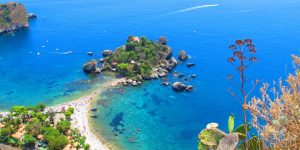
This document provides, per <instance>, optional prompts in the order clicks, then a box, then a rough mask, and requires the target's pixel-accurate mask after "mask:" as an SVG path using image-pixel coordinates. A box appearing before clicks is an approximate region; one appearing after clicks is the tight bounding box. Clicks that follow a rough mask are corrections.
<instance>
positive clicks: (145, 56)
mask: <svg viewBox="0 0 300 150" xmlns="http://www.w3.org/2000/svg"><path fill="white" fill-rule="evenodd" d="M163 40H164V41H165V42H158V43H155V42H154V41H152V40H147V38H146V37H141V39H139V38H138V37H134V36H129V37H128V39H127V41H126V43H125V44H124V46H122V47H119V48H117V49H116V50H115V52H114V53H113V54H112V55H110V56H108V57H106V58H105V65H104V66H103V68H110V70H112V69H111V68H116V72H117V74H120V75H122V76H126V77H129V78H134V77H136V76H137V75H141V76H150V75H151V73H152V68H153V67H155V66H157V65H159V64H160V62H161V61H162V60H166V59H169V58H170V54H171V48H170V47H168V46H167V45H165V44H166V39H165V38H164V39H163Z"/></svg>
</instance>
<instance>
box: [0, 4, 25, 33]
mask: <svg viewBox="0 0 300 150" xmlns="http://www.w3.org/2000/svg"><path fill="white" fill-rule="evenodd" d="M28 27H29V23H28V18H27V12H26V9H25V7H24V6H23V5H22V4H20V3H17V2H8V3H6V4H0V34H1V33H5V32H11V31H15V30H19V29H23V28H28Z"/></svg>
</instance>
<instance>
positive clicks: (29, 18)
mask: <svg viewBox="0 0 300 150" xmlns="http://www.w3.org/2000/svg"><path fill="white" fill-rule="evenodd" d="M27 18H28V20H31V19H36V18H37V15H35V14H34V13H29V14H27Z"/></svg>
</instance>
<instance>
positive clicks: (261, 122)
mask: <svg viewBox="0 0 300 150" xmlns="http://www.w3.org/2000/svg"><path fill="white" fill-rule="evenodd" d="M245 44H246V46H245ZM230 48H231V49H232V50H233V51H234V52H233V57H230V58H229V59H228V61H229V62H230V63H234V62H235V61H238V64H237V70H238V72H239V75H240V77H241V78H240V79H241V87H240V89H241V93H242V97H243V101H244V104H243V107H242V108H243V112H244V124H243V125H240V126H238V127H237V128H235V129H234V116H233V115H231V116H230V117H229V119H228V132H229V133H228V134H226V133H224V132H223V131H221V130H219V129H218V128H217V126H218V125H217V124H216V123H212V124H208V125H207V127H206V129H204V130H202V131H201V132H200V133H199V136H198V137H199V143H198V149H199V150H205V149H206V150H207V149H217V150H223V149H226V150H235V149H238V150H244V149H249V150H263V149H275V150H277V149H278V150H279V149H299V148H300V134H299V133H300V113H299V112H300V106H299V105H300V99H299V98H300V91H299V89H300V70H299V69H300V57H298V56H295V55H292V57H293V59H294V64H295V66H296V71H295V73H294V74H290V75H289V76H288V78H287V80H286V82H287V85H284V84H283V82H282V81H281V80H279V82H278V87H279V88H275V86H274V87H272V88H269V84H266V83H265V84H263V86H262V88H261V90H260V91H261V98H257V97H254V98H252V100H251V101H250V102H249V103H248V102H247V100H248V96H249V94H250V93H251V92H252V90H253V89H254V88H255V87H256V85H257V84H258V81H256V82H255V83H253V87H252V88H251V90H250V91H249V92H248V93H246V92H245V83H246V82H245V81H246V80H245V75H244V71H245V69H246V68H247V67H248V66H249V64H251V63H253V62H256V60H257V59H256V57H254V56H251V55H253V54H254V53H255V52H256V50H255V48H254V45H253V44H252V41H251V40H249V39H247V40H245V41H241V40H237V41H236V44H235V45H232V46H230ZM245 52H250V53H252V54H250V57H249V56H248V58H247V57H246V55H245ZM247 61H248V63H247ZM274 85H276V84H275V83H274ZM270 93H271V94H270ZM246 111H249V112H250V114H251V117H252V120H251V124H250V123H247V122H246ZM250 129H254V130H253V131H252V133H255V132H257V133H258V134H257V136H256V135H254V134H252V135H251V136H249V134H248V133H249V132H248V131H249V130H250Z"/></svg>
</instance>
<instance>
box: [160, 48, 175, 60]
mask: <svg viewBox="0 0 300 150" xmlns="http://www.w3.org/2000/svg"><path fill="white" fill-rule="evenodd" d="M171 57H172V48H171V47H169V46H167V45H162V46H161V48H160V58H161V59H170V58H171Z"/></svg>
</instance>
